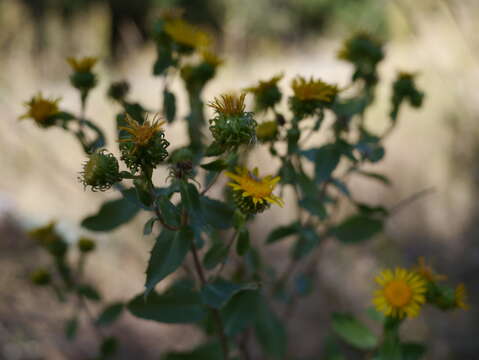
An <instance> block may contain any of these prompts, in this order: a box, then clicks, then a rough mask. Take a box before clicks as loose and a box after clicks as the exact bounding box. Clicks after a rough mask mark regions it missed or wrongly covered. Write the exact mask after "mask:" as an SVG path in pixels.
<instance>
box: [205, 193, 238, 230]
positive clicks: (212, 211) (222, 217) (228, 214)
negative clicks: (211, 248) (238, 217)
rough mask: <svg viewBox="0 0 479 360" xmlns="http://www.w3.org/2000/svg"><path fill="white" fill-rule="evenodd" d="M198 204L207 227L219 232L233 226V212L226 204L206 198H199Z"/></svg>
mask: <svg viewBox="0 0 479 360" xmlns="http://www.w3.org/2000/svg"><path fill="white" fill-rule="evenodd" d="M200 204H201V209H202V211H203V215H204V219H205V221H206V223H207V224H208V225H211V226H213V227H214V228H216V229H219V230H226V229H229V228H230V227H232V226H233V213H234V210H233V209H232V208H231V207H230V206H229V205H228V204H226V203H224V202H222V201H218V200H215V199H210V198H209V197H207V196H201V197H200Z"/></svg>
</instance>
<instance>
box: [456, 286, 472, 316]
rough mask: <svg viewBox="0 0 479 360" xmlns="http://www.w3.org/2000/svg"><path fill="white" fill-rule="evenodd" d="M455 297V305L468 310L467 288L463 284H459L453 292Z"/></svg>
mask: <svg viewBox="0 0 479 360" xmlns="http://www.w3.org/2000/svg"><path fill="white" fill-rule="evenodd" d="M454 296H455V298H456V306H457V307H458V308H461V309H463V310H469V304H468V303H467V289H466V286H465V285H464V284H459V285H457V287H456V291H455V292H454Z"/></svg>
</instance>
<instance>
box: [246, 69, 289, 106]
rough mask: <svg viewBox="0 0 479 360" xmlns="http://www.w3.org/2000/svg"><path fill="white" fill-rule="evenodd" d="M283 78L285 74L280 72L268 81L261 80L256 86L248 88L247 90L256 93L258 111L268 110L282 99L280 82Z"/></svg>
mask: <svg viewBox="0 0 479 360" xmlns="http://www.w3.org/2000/svg"><path fill="white" fill-rule="evenodd" d="M282 78H283V74H279V75H276V76H274V77H273V78H271V79H270V80H267V81H260V82H259V83H258V84H257V85H256V86H252V87H249V88H246V89H245V91H247V92H250V93H252V94H253V95H254V101H255V107H256V110H257V111H266V110H268V109H269V108H271V109H272V108H274V106H275V105H276V104H277V103H279V102H280V100H281V97H282V95H281V91H280V90H279V87H278V82H279V81H280V80H281V79H282Z"/></svg>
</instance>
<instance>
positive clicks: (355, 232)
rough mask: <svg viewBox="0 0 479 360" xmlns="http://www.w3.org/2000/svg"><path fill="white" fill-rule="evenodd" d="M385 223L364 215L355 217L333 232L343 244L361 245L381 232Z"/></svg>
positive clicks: (341, 224)
mask: <svg viewBox="0 0 479 360" xmlns="http://www.w3.org/2000/svg"><path fill="white" fill-rule="evenodd" d="M382 229H383V221H382V220H379V219H375V218H372V217H368V216H364V215H353V216H351V217H349V218H347V219H346V220H344V221H343V222H342V223H340V224H339V225H338V226H336V227H335V228H334V229H333V230H332V232H333V234H334V235H335V236H336V237H337V238H338V239H339V240H340V241H341V242H343V243H350V244H354V243H359V242H361V241H365V240H368V239H370V238H371V237H373V236H374V235H376V234H377V233H379V232H381V231H382Z"/></svg>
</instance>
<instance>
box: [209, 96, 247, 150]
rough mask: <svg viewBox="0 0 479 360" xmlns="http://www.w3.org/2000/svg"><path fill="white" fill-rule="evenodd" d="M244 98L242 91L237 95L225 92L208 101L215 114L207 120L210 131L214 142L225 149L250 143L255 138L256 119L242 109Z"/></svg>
mask: <svg viewBox="0 0 479 360" xmlns="http://www.w3.org/2000/svg"><path fill="white" fill-rule="evenodd" d="M244 98H245V94H244V93H243V94H241V96H239V97H237V96H235V95H232V94H226V95H221V97H220V98H215V99H214V101H213V102H210V103H209V106H210V107H212V108H214V109H215V111H216V114H217V115H216V117H214V118H213V119H211V120H210V121H209V122H210V131H211V133H212V135H213V138H214V139H215V143H216V144H217V145H219V146H221V147H224V148H225V149H231V148H236V147H238V146H240V145H250V144H252V143H254V142H255V140H256V121H255V120H254V118H253V113H251V112H245V111H244V108H245V105H244Z"/></svg>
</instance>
